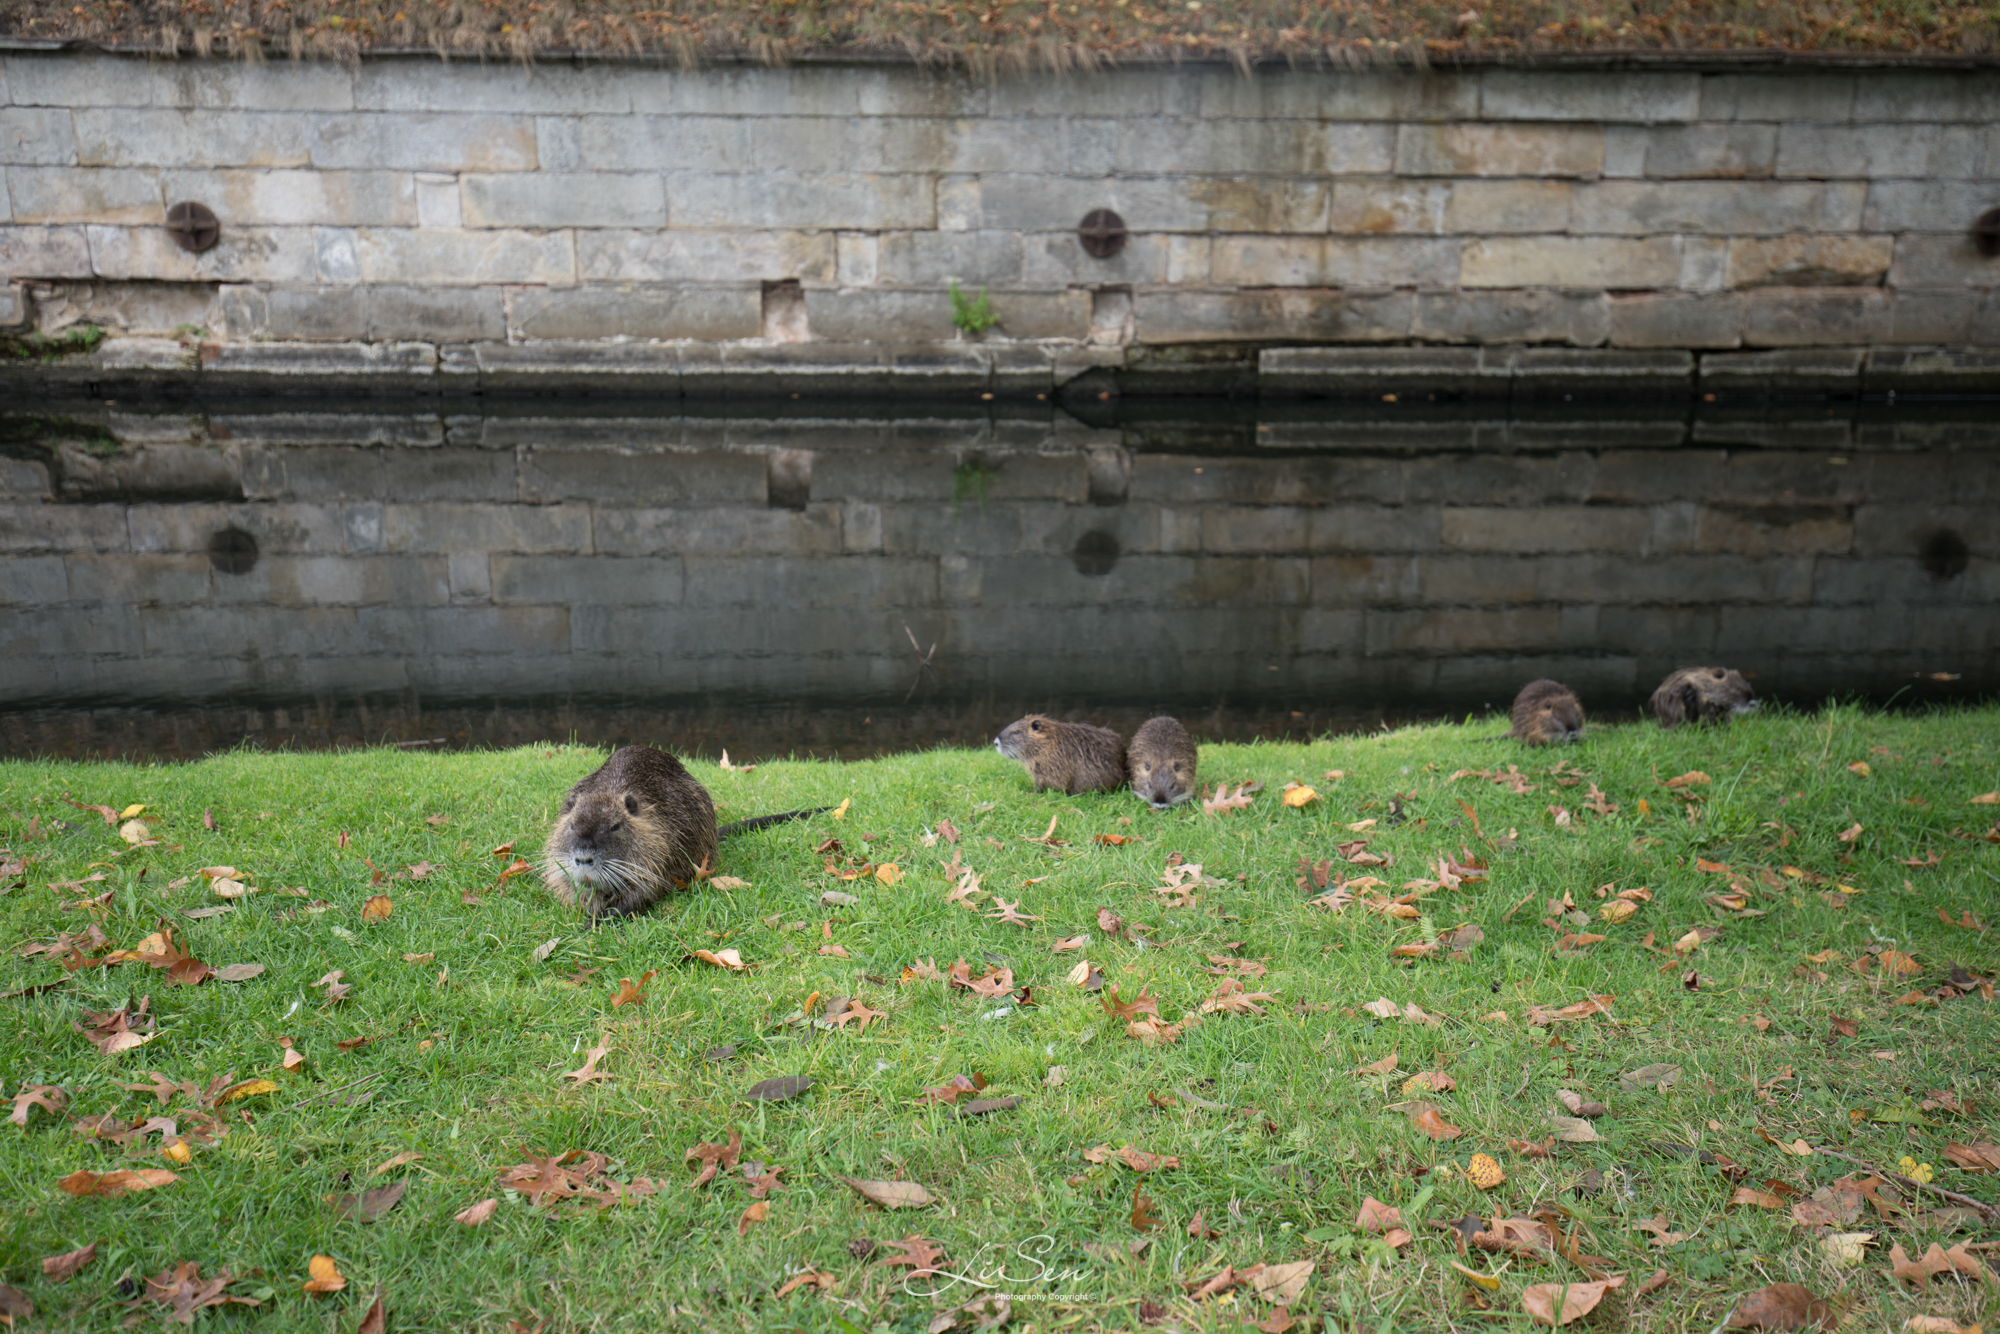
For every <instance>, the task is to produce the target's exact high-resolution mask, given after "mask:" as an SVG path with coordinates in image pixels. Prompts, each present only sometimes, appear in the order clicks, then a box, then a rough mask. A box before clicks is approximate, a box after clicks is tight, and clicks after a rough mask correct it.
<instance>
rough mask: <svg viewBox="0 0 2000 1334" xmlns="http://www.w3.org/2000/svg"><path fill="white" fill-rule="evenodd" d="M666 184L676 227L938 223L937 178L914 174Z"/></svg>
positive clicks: (678, 174) (702, 176) (713, 178)
mask: <svg viewBox="0 0 2000 1334" xmlns="http://www.w3.org/2000/svg"><path fill="white" fill-rule="evenodd" d="M666 182H667V207H668V210H669V213H670V214H671V216H672V218H673V223H674V226H675V227H697V228H698V227H722V228H727V227H751V226H754V227H762V228H787V227H814V228H827V229H833V230H839V229H848V230H857V231H886V230H893V229H897V228H930V227H933V226H935V225H936V223H937V208H936V203H935V200H934V198H933V193H932V178H931V177H929V176H926V175H918V174H913V173H912V174H902V175H886V174H885V175H849V174H834V173H824V174H822V173H817V172H745V173H742V174H723V173H711V172H699V171H673V172H669V173H668V174H667V177H666ZM1079 216H1081V215H1079Z"/></svg>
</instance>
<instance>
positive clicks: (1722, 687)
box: [1646, 667, 1758, 727]
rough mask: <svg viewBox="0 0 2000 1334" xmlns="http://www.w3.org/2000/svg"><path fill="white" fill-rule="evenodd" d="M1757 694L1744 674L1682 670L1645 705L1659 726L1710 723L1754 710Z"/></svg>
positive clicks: (1720, 669) (1713, 669) (1722, 669)
mask: <svg viewBox="0 0 2000 1334" xmlns="http://www.w3.org/2000/svg"><path fill="white" fill-rule="evenodd" d="M1757 702H1758V701H1757V692H1756V691H1754V690H1752V689H1751V688H1750V683H1749V682H1748V681H1746V680H1744V679H1743V673H1741V672H1738V671H1733V670H1731V669H1730V668H1727V667H1683V668H1681V669H1680V670H1679V671H1677V672H1675V673H1673V674H1672V675H1671V676H1669V677H1667V679H1666V680H1664V681H1662V682H1660V688H1659V689H1658V690H1655V691H1654V692H1653V697H1652V698H1651V699H1650V700H1648V701H1647V702H1646V707H1647V708H1649V709H1651V710H1652V711H1653V717H1655V718H1657V719H1659V722H1660V726H1662V727H1674V726H1677V725H1679V724H1681V723H1712V722H1715V721H1716V720H1718V719H1721V720H1724V721H1726V720H1728V719H1730V718H1733V717H1735V716H1736V715H1737V714H1741V713H1753V712H1755V711H1756V708H1757Z"/></svg>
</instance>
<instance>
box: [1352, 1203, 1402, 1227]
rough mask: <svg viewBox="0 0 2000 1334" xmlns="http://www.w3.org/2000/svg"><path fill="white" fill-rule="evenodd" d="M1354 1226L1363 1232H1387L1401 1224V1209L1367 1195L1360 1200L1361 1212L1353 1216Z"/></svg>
mask: <svg viewBox="0 0 2000 1334" xmlns="http://www.w3.org/2000/svg"><path fill="white" fill-rule="evenodd" d="M1354 1226H1356V1227H1358V1228H1360V1229H1361V1230H1362V1231H1363V1232H1378V1233H1379V1232H1388V1231H1390V1230H1391V1229H1394V1228H1399V1227H1401V1226H1403V1211H1402V1210H1401V1209H1398V1208H1396V1207H1395V1206H1394V1205H1389V1204H1384V1203H1382V1201H1380V1200H1378V1199H1376V1198H1375V1197H1374V1196H1373V1195H1369V1196H1366V1197H1365V1198H1363V1199H1362V1201H1361V1212H1360V1213H1358V1214H1356V1215H1355V1216H1354Z"/></svg>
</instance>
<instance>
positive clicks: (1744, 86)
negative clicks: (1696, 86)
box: [1701, 70, 1875, 122]
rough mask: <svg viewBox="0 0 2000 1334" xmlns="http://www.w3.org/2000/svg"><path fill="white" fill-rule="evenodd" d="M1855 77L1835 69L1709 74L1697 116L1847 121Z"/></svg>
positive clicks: (1849, 115) (1703, 88)
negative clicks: (1779, 72) (1780, 72)
mask: <svg viewBox="0 0 2000 1334" xmlns="http://www.w3.org/2000/svg"><path fill="white" fill-rule="evenodd" d="M1868 77H1870V78H1873V77H1875V72H1874V71H1871V72H1870V74H1869V76H1868ZM1857 82H1858V80H1857V79H1856V77H1855V76H1854V75H1852V74H1844V73H1841V72H1839V71H1837V70H1797V71H1789V72H1786V73H1782V74H1708V75H1704V76H1702V81H1701V119H1703V120H1750V121H1773V122H1787V121H1846V120H1852V119H1853V118H1854V89H1855V85H1856V83H1857Z"/></svg>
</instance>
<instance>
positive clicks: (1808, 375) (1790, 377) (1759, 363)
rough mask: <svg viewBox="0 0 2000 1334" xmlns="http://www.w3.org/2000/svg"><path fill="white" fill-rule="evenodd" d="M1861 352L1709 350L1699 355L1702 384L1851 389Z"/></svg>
mask: <svg viewBox="0 0 2000 1334" xmlns="http://www.w3.org/2000/svg"><path fill="white" fill-rule="evenodd" d="M1842 295H1843V296H1845V295H1846V294H1842ZM1862 356H1863V351H1862V349H1861V348H1859V347H1828V348H1810V349H1799V350H1795V351H1794V350H1786V351H1777V352H1717V353H1710V354H1708V355H1706V356H1704V357H1702V359H1701V387H1702V388H1703V389H1716V390H1744V389H1749V390H1756V389H1794V390H1797V389H1831V390H1836V391H1840V390H1845V391H1847V392H1849V393H1851V392H1853V391H1854V389H1855V388H1856V387H1858V385H1859V382H1860V378H1861V360H1862Z"/></svg>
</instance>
